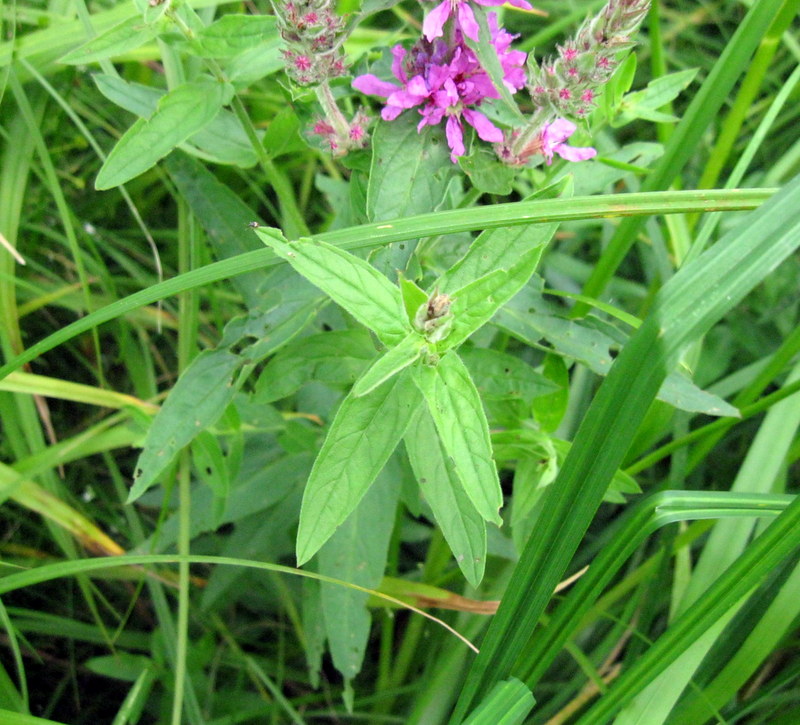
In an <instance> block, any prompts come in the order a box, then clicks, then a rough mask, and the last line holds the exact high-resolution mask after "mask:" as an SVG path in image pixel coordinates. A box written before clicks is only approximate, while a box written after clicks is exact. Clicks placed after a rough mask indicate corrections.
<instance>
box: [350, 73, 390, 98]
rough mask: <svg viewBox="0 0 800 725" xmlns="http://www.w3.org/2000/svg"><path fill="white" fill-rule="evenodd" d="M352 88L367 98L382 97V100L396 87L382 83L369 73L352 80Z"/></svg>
mask: <svg viewBox="0 0 800 725" xmlns="http://www.w3.org/2000/svg"><path fill="white" fill-rule="evenodd" d="M353 88H355V89H356V90H357V91H361V92H362V93H366V94H367V95H369V96H383V97H384V98H386V97H387V96H390V95H391V94H392V93H394V92H395V91H396V90H397V86H396V85H394V84H393V83H387V82H386V81H382V80H381V79H380V78H378V76H374V75H372V74H371V73H367V74H366V75H363V76H357V77H356V78H353Z"/></svg>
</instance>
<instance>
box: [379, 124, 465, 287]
mask: <svg viewBox="0 0 800 725" xmlns="http://www.w3.org/2000/svg"><path fill="white" fill-rule="evenodd" d="M452 175H453V165H452V164H451V163H450V160H449V152H448V149H447V144H446V143H445V139H444V134H443V133H442V131H441V129H438V128H432V127H430V126H426V127H425V128H423V129H422V131H421V132H417V118H416V117H415V115H414V114H411V113H404V114H403V115H402V116H400V118H398V119H396V120H394V121H392V122H391V123H380V124H378V127H377V128H376V130H375V133H374V134H373V136H372V165H371V169H370V173H369V181H368V185H367V200H366V210H367V219H369V221H372V222H381V221H387V222H390V221H392V220H394V219H400V218H403V217H407V216H409V215H411V214H422V213H424V212H430V211H433V210H434V209H436V207H437V206H438V204H439V203H440V202H441V201H442V199H443V198H444V197H445V193H446V191H447V185H448V182H449V180H450V178H451V177H452ZM386 226H387V228H388V227H391V225H390V224H387V225H386ZM417 242H418V240H416V239H412V240H406V241H403V242H400V243H398V244H388V245H386V246H385V247H383V248H381V249H378V250H376V251H375V252H374V253H373V254H372V255H371V257H370V261H371V262H372V263H373V264H374V265H375V267H376V268H377V269H379V270H380V271H381V272H383V273H384V274H386V275H387V276H389V277H391V278H392V279H394V275H395V270H398V269H399V270H404V269H406V266H407V264H408V260H409V259H410V258H411V255H412V254H413V252H414V250H415V249H416V246H417Z"/></svg>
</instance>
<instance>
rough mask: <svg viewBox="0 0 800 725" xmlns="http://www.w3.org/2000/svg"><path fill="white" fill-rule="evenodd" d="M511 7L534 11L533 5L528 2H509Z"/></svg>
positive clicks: (512, 0)
mask: <svg viewBox="0 0 800 725" xmlns="http://www.w3.org/2000/svg"><path fill="white" fill-rule="evenodd" d="M475 1H476V2H480V0H475ZM507 2H508V4H509V5H513V6H514V7H515V8H520V9H521V10H533V5H531V4H530V3H529V2H526V0H507Z"/></svg>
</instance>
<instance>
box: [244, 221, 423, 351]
mask: <svg viewBox="0 0 800 725" xmlns="http://www.w3.org/2000/svg"><path fill="white" fill-rule="evenodd" d="M256 232H257V233H258V235H259V237H260V238H261V241H263V242H264V244H266V245H267V246H268V247H270V248H271V249H272V250H273V251H274V252H275V254H277V255H278V256H279V257H281V258H282V259H285V260H286V261H287V262H289V264H291V265H292V267H294V268H295V269H296V270H297V271H298V272H299V273H300V274H302V275H303V276H304V277H305V278H306V279H307V280H308V281H309V282H311V283H312V284H314V285H316V286H317V287H319V288H320V289H321V290H322V291H323V292H325V294H327V295H328V296H329V297H330V298H331V299H332V300H333V301H334V302H336V304H338V305H341V306H342V307H344V309H345V310H347V311H348V312H349V313H350V314H351V315H352V316H353V317H355V318H356V319H357V320H358V321H359V322H360V323H361V324H362V325H366V326H367V327H369V328H370V329H371V330H373V331H374V332H375V334H376V335H377V336H378V337H379V338H380V339H381V341H382V342H384V343H386V344H388V345H392V344H396V343H398V342H399V341H400V340H402V339H403V338H404V337H405V336H406V335H407V334H408V333H409V332H410V331H411V325H410V323H408V322H407V321H406V319H405V311H404V307H403V302H402V300H401V298H400V291H399V290H398V289H397V287H395V286H394V285H393V284H392V283H391V282H389V280H387V279H386V277H384V276H383V275H382V274H381V273H380V272H378V271H377V270H376V269H375V268H374V267H371V266H370V265H369V264H367V263H366V262H365V261H364V260H363V259H359V258H358V257H354V256H353V255H352V254H348V253H347V252H345V251H343V250H341V249H339V248H338V247H334V246H332V245H330V244H326V243H325V242H319V241H313V240H310V239H301V240H300V241H298V242H294V243H291V244H290V243H289V242H287V241H286V239H285V238H284V237H283V235H281V234H280V232H278V231H277V230H275V229H269V228H268V229H256Z"/></svg>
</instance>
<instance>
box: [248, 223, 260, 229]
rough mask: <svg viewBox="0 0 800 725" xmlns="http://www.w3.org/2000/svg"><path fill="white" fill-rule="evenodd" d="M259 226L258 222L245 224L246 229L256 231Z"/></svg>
mask: <svg viewBox="0 0 800 725" xmlns="http://www.w3.org/2000/svg"><path fill="white" fill-rule="evenodd" d="M260 226H261V225H260V224H259V223H258V222H247V227H248V229H258V228H259V227H260Z"/></svg>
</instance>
